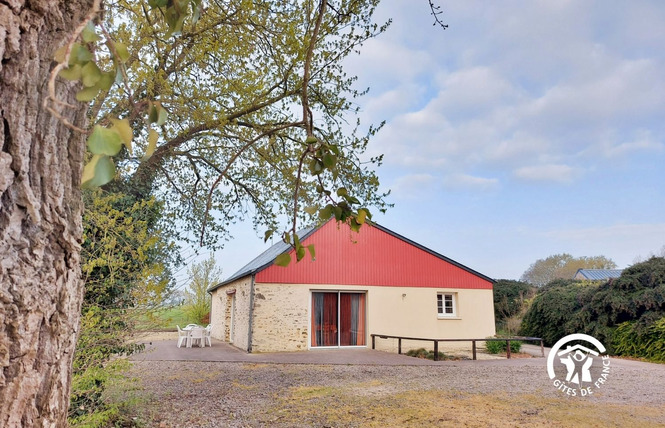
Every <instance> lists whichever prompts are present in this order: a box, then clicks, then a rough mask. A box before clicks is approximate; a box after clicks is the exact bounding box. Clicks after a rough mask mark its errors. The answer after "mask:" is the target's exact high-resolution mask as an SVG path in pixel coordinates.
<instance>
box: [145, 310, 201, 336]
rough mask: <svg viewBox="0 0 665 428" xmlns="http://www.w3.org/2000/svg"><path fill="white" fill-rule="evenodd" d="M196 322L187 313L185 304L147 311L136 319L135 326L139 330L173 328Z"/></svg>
mask: <svg viewBox="0 0 665 428" xmlns="http://www.w3.org/2000/svg"><path fill="white" fill-rule="evenodd" d="M198 322H199V321H198V320H196V319H194V318H192V316H191V315H190V314H189V313H188V311H187V307H186V306H174V307H170V308H163V309H156V310H154V311H150V312H147V313H146V314H145V315H142V316H141V318H140V319H139V320H138V322H137V328H138V330H140V331H147V330H175V329H176V325H179V326H181V327H184V326H186V325H187V324H190V323H197V324H198Z"/></svg>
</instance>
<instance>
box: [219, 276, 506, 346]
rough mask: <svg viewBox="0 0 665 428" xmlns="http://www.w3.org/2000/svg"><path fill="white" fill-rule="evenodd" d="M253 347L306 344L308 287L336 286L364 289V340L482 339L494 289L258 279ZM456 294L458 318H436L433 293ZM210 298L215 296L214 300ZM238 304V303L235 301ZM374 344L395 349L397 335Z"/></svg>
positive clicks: (490, 327)
mask: <svg viewBox="0 0 665 428" xmlns="http://www.w3.org/2000/svg"><path fill="white" fill-rule="evenodd" d="M255 289H256V294H255V308H254V332H253V342H254V343H253V347H252V348H253V351H256V352H271V351H297V350H303V349H308V347H309V343H311V342H310V338H309V327H310V312H311V291H316V290H322V291H325V290H331V291H332V290H339V291H365V292H366V293H367V331H368V336H367V344H368V346H371V339H370V336H369V334H371V333H376V334H388V335H396V336H412V337H426V338H429V337H431V338H440V339H444V338H446V339H453V338H483V337H487V336H493V335H494V334H495V329H494V303H493V296H492V290H467V289H452V288H414V287H377V286H370V287H364V286H335V285H301V284H299V285H284V284H256V285H255ZM439 292H444V293H456V294H457V310H458V313H457V315H458V316H457V317H456V318H455V319H449V318H439V317H438V315H437V297H436V296H437V293H439ZM213 300H214V299H213ZM236 307H237V306H236ZM419 347H425V348H428V349H432V348H433V346H432V343H431V342H427V343H424V342H403V344H402V349H403V351H406V350H408V349H411V348H419ZM462 348H463V349H470V348H471V344H470V343H467V342H453V343H450V344H443V343H442V344H441V349H442V350H443V351H445V350H452V349H462ZM377 349H383V350H390V351H394V352H396V351H397V340H390V339H388V340H386V339H377Z"/></svg>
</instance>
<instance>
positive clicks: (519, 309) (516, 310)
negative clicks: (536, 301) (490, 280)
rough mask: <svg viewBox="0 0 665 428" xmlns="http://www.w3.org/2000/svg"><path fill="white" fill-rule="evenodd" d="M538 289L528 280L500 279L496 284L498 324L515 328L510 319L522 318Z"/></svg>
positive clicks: (495, 301)
mask: <svg viewBox="0 0 665 428" xmlns="http://www.w3.org/2000/svg"><path fill="white" fill-rule="evenodd" d="M536 291H537V288H536V287H534V286H533V285H531V284H528V283H526V282H522V281H513V280H509V279H500V280H498V281H497V282H496V283H495V284H494V319H495V321H496V324H497V326H498V327H499V328H506V329H508V330H511V329H512V328H514V326H513V325H512V324H511V325H510V326H509V325H508V324H509V322H510V320H512V319H514V318H517V319H521V318H522V316H523V315H524V312H526V309H527V308H528V304H529V300H530V299H532V298H533V296H535V294H536ZM517 328H519V327H517ZM516 331H517V329H515V332H516Z"/></svg>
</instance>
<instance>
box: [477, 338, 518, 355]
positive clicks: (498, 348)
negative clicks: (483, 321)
mask: <svg viewBox="0 0 665 428" xmlns="http://www.w3.org/2000/svg"><path fill="white" fill-rule="evenodd" d="M506 348H507V346H506V342H505V341H503V340H501V341H499V340H488V341H487V342H485V349H486V350H487V352H489V353H490V354H499V353H502V352H506ZM521 349H522V342H520V341H519V340H511V341H510V352H520V350H521Z"/></svg>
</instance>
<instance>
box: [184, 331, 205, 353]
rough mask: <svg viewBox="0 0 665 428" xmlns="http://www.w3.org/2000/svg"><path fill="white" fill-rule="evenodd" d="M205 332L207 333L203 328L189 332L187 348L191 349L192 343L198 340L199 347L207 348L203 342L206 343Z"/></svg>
mask: <svg viewBox="0 0 665 428" xmlns="http://www.w3.org/2000/svg"><path fill="white" fill-rule="evenodd" d="M204 332H205V329H203V328H201V327H197V328H193V329H192V330H191V331H190V332H189V336H188V337H187V347H188V348H191V347H192V343H193V342H194V341H195V340H196V341H198V343H199V346H200V347H201V348H203V347H204V346H205V343H204V342H203V341H204V337H203V334H204Z"/></svg>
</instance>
